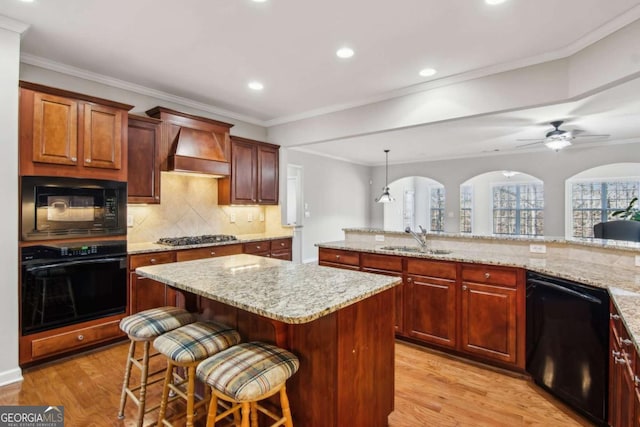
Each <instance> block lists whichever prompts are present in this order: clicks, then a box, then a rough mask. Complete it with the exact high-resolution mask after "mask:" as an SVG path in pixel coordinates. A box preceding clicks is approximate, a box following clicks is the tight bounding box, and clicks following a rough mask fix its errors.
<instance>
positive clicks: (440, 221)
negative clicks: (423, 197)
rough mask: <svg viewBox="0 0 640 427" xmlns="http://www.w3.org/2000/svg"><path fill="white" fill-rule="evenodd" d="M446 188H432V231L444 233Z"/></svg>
mask: <svg viewBox="0 0 640 427" xmlns="http://www.w3.org/2000/svg"><path fill="white" fill-rule="evenodd" d="M444 195H445V194H444V187H431V201H430V204H429V206H430V211H431V215H430V217H431V227H430V230H431V231H444Z"/></svg>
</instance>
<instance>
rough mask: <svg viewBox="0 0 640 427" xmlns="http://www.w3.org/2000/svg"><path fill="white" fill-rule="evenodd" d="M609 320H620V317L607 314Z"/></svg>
mask: <svg viewBox="0 0 640 427" xmlns="http://www.w3.org/2000/svg"><path fill="white" fill-rule="evenodd" d="M609 319H611V320H618V319H620V316H619V315H617V314H613V313H610V314H609Z"/></svg>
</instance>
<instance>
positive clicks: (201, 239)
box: [156, 234, 238, 246]
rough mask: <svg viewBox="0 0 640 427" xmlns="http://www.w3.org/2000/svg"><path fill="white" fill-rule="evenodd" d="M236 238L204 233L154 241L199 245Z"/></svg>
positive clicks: (165, 243)
mask: <svg viewBox="0 0 640 427" xmlns="http://www.w3.org/2000/svg"><path fill="white" fill-rule="evenodd" d="M234 240H238V239H237V238H236V236H232V235H229V234H205V235H202V236H182V237H161V238H160V239H158V241H157V242H156V243H158V244H160V245H167V246H187V245H200V244H205V243H219V242H231V241H234Z"/></svg>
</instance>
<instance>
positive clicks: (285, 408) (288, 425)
mask: <svg viewBox="0 0 640 427" xmlns="http://www.w3.org/2000/svg"><path fill="white" fill-rule="evenodd" d="M280 406H281V407H282V416H283V417H285V421H284V425H285V427H293V421H292V420H291V408H289V398H288V397H287V390H286V388H285V386H284V384H283V385H282V388H281V389H280Z"/></svg>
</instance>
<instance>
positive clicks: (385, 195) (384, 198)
mask: <svg viewBox="0 0 640 427" xmlns="http://www.w3.org/2000/svg"><path fill="white" fill-rule="evenodd" d="M384 152H385V153H386V157H387V158H386V160H385V178H384V187H383V188H382V194H381V195H380V197H378V198H377V199H376V202H378V203H389V202H393V201H394V200H395V199H394V198H393V197H391V194H389V150H388V149H387V150H384Z"/></svg>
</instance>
